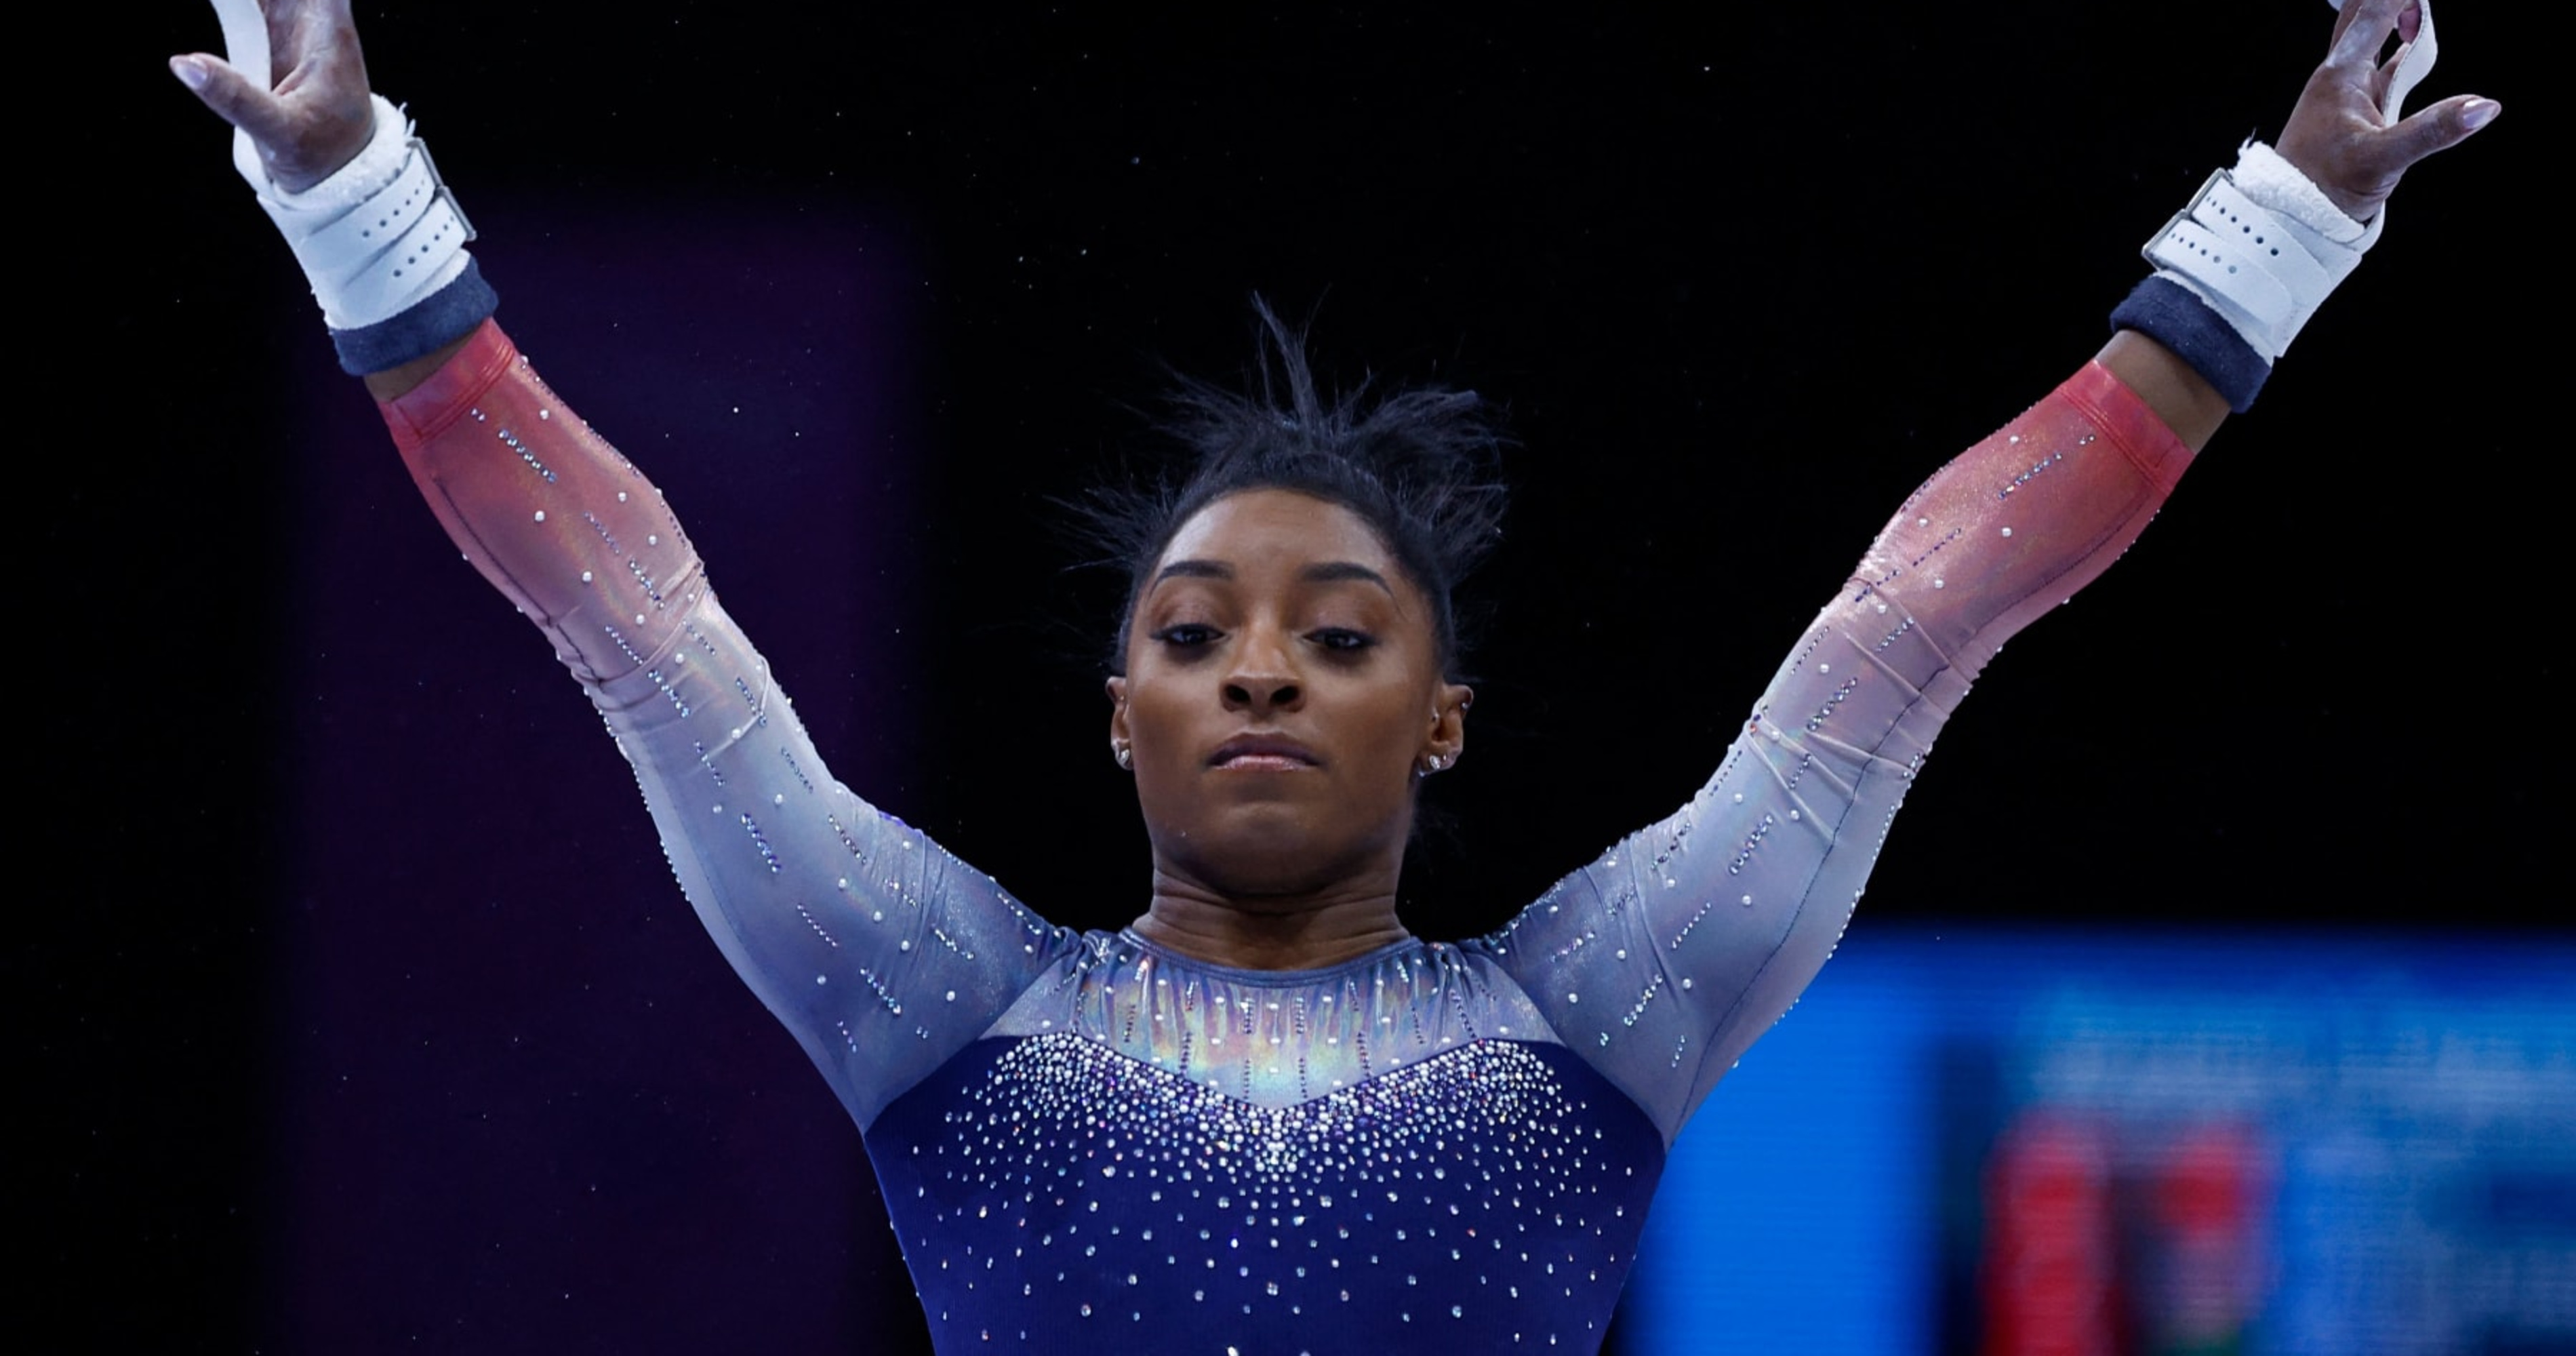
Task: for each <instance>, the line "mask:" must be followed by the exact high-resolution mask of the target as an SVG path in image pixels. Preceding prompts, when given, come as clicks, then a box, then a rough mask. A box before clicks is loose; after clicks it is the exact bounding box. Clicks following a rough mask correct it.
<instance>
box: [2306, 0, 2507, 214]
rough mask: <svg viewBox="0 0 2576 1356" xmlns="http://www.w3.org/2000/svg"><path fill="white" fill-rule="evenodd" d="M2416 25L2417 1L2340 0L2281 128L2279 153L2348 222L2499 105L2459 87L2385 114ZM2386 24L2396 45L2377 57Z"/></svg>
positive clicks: (2490, 117)
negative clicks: (2404, 111) (2409, 112)
mask: <svg viewBox="0 0 2576 1356" xmlns="http://www.w3.org/2000/svg"><path fill="white" fill-rule="evenodd" d="M2422 26H2423V7H2422V5H2421V4H2419V3H2418V0H2344V5H2343V12H2342V13H2341V14H2338V15H2337V16H2335V27H2334V37H2333V39H2332V40H2331V41H2330V42H2329V44H2328V46H2327V50H2326V59H2325V62H2324V64H2323V65H2320V66H2318V67H2317V69H2316V73H2315V74H2313V75H2311V76H2309V77H2308V84H2307V88H2306V89H2304V90H2302V91H2300V93H2299V102H2298V105H2297V106H2296V107H2294V108H2292V109H2291V110H2290V121H2289V123H2288V124H2287V125H2286V126H2284V127H2283V128H2282V129H2281V139H2280V142H2279V144H2278V146H2277V147H2276V149H2278V150H2279V151H2280V153H2281V158H2282V159H2284V160H2287V161H2289V162H2290V163H2291V164H2292V165H2295V166H2297V167H2298V170H2299V172H2300V173H2302V174H2305V175H2306V176H2308V179H2309V180H2310V181H2311V182H2313V183H2314V184H2316V186H2317V187H2318V188H2320V189H2322V190H2324V192H2325V195H2326V197H2327V198H2328V199H2330V200H2332V201H2333V203H2334V205H2335V206H2336V207H2339V208H2341V209H2343V213H2344V215H2346V216H2348V217H2351V218H2352V219H2353V220H2355V221H2368V220H2370V219H2371V218H2372V217H2375V216H2377V215H2379V209H2380V208H2381V207H2382V206H2384V205H2385V204H2386V203H2387V202H2388V195H2389V193H2390V192H2391V191H2392V190H2394V189H2395V188H2396V187H2397V180H2398V179H2399V178H2400V177H2401V176H2403V175H2404V174H2405V173H2406V171H2407V170H2409V169H2411V168H2413V167H2414V165H2415V164H2416V162H2418V161H2420V160H2423V159H2424V158H2426V157H2427V156H2430V155H2432V154H2434V153H2435V152H2437V151H2442V150H2447V149H2449V148H2450V147H2453V146H2456V145H2458V144H2459V143H2460V142H2462V141H2464V140H2466V139H2468V137H2469V135H2470V134H2471V133H2473V132H2475V131H2477V130H2478V129H2479V128H2481V127H2484V126H2486V125H2487V124H2488V123H2490V122H2493V121H2494V120H2495V116H2496V114H2497V113H2499V112H2502V111H2503V106H2502V105H2500V104H2498V103H2497V102H2496V101H2495V100H2493V99H2486V98H2480V97H2478V96H2477V95H2473V94H2458V95H2453V96H2452V97H2450V98H2448V99H2444V100H2442V101H2441V102H2439V103H2436V104H2433V105H2431V106H2430V107H2427V108H2425V109H2423V110H2422V111H2420V112H2418V113H2416V114H2415V115H2413V116H2412V117H2408V118H2405V119H2403V120H2392V119H2390V118H2389V116H2388V114H2387V113H2386V112H2385V111H2384V107H2385V105H2386V103H2387V95H2388V88H2389V82H2390V81H2391V80H2392V79H2393V78H2394V77H2395V76H2396V74H2397V63H2398V62H2399V61H2401V60H2403V59H2404V57H2405V55H2406V47H2405V44H2411V43H2413V42H2414V41H2415V40H2416V37H2417V36H2418V34H2419V33H2420V32H2421V30H2422ZM2392 33H2394V34H2395V35H2396V37H2397V39H2398V41H2399V43H2400V46H2399V48H2398V50H2397V51H2396V52H2395V53H2393V54H2391V55H2390V56H2389V58H2388V59H2387V60H2386V61H2384V62H2383V61H2381V60H2380V59H2379V52H2380V49H2381V48H2382V47H2384V46H2385V45H2386V44H2387V42H2388V39H2389V36H2390V35H2391V34H2392Z"/></svg>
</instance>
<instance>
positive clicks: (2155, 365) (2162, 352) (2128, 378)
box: [2093, 330, 2228, 452]
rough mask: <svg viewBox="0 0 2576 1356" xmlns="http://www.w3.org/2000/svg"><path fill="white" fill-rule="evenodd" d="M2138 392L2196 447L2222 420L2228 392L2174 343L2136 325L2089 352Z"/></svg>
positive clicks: (2187, 443)
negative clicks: (2166, 342) (2160, 340)
mask: <svg viewBox="0 0 2576 1356" xmlns="http://www.w3.org/2000/svg"><path fill="white" fill-rule="evenodd" d="M2093 361H2095V362H2097V363H2100V364H2101V365H2102V366H2103V368H2104V369H2105V370H2107V371H2109V372H2110V374H2111V375H2112V376H2115V377H2118V378H2119V379H2120V384H2121V385H2123V386H2126V387H2128V388H2129V389H2130V390H2131V391H2133V392H2135V393H2136V394H2137V397H2138V399H2139V400H2141V401H2143V402H2145V404H2146V407H2147V408H2148V409H2149V410H2152V411H2154V413H2155V416H2156V419H2157V420H2158V422H2160V423H2162V424H2163V425H2164V426H2165V427H2166V428H2168V429H2171V430H2172V431H2173V435H2174V437H2175V438H2177V439H2179V440H2180V441H2181V442H2182V445H2183V446H2185V447H2187V448H2190V449H2191V450H2192V451H2194V452H2198V451H2199V450H2201V449H2202V448H2204V447H2207V446H2209V440H2210V437H2211V436H2212V435H2213V434H2215V433H2217V432H2218V426H2219V425H2220V424H2222V423H2224V422H2226V419H2227V414H2228V409H2227V397H2225V396H2223V395H2220V394H2219V393H2218V388H2217V387H2215V386H2213V385H2211V384H2210V383H2209V381H2208V379H2207V378H2205V377H2203V376H2201V375H2200V373H2199V372H2198V371H2196V370H2194V369H2193V367H2192V365H2191V364H2190V363H2187V362H2185V361H2183V360H2182V359H2181V358H2179V357H2177V356H2175V354H2174V351H2173V350H2172V349H2169V348H2166V347H2165V346H2164V345H2162V344H2160V343H2157V342H2156V341H2155V340H2153V339H2150V338H2148V337H2147V336H2146V335H2143V334H2140V333H2138V332H2137V331H2136V330H2122V331H2120V332H2119V333H2118V334H2115V335H2113V336H2111V342H2109V343H2107V344H2104V345H2103V346H2102V351H2101V352H2100V353H2097V354H2095V355H2093Z"/></svg>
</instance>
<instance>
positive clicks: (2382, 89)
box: [2369, 42, 2415, 109]
mask: <svg viewBox="0 0 2576 1356" xmlns="http://www.w3.org/2000/svg"><path fill="white" fill-rule="evenodd" d="M2414 50H2415V44H2414V43H2412V42H2402V43H2399V44H2398V45H2397V50H2396V52H2395V53H2393V54H2391V55H2390V56H2389V58H2388V59H2387V60H2386V61H2383V62H2381V63H2379V69H2378V70H2375V71H2372V72H2371V73H2370V88H2369V94H2370V106H2371V107H2373V108H2381V109H2384V108H2386V107H2388V87H2389V85H2390V84H2391V83H2392V82H2394V81H2395V80H2396V79H2397V68H2398V67H2399V66H2400V65H2402V64H2404V62H2405V60H2406V54H2407V53H2409V52H2412V51H2414Z"/></svg>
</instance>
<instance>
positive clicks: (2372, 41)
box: [2326, 0, 2408, 70]
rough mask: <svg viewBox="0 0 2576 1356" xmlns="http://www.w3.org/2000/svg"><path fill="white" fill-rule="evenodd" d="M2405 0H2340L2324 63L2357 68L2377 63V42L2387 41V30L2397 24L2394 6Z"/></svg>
mask: <svg viewBox="0 0 2576 1356" xmlns="http://www.w3.org/2000/svg"><path fill="white" fill-rule="evenodd" d="M2406 3H2408V0H2344V7H2343V14H2342V17H2341V19H2340V20H2339V21H2338V22H2337V23H2336V25H2335V35H2334V42H2333V45H2332V46H2330V47H2329V48H2328V49H2327V50H2326V64H2327V65H2329V66H2351V67H2356V68H2358V69H2361V70H2369V69H2371V68H2373V67H2375V66H2377V65H2378V64H2379V48H2380V44H2382V43H2385V42H2387V41H2388V30H2390V29H2392V28H2395V27H2396V26H2397V11H2398V7H2399V6H2401V5H2404V4H2406Z"/></svg>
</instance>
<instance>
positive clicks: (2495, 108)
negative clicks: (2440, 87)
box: [2380, 94, 2504, 172]
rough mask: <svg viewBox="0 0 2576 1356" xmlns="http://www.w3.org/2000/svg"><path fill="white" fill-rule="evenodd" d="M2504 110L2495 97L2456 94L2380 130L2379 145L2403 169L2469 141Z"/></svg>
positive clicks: (2398, 168)
mask: <svg viewBox="0 0 2576 1356" xmlns="http://www.w3.org/2000/svg"><path fill="white" fill-rule="evenodd" d="M2503 111H2504V106H2503V105H2501V104H2499V103H2497V102H2496V101H2495V100H2493V99H2481V98H2479V97H2478V96H2476V95H2474V94H2459V95H2453V96H2452V97H2450V98H2448V99H2444V100H2443V101H2442V102H2440V103H2438V104H2435V105H2433V106H2432V107H2430V108H2427V109H2425V110H2423V111H2422V112H2419V113H2417V114H2416V115H2415V116H2413V117H2411V118H2408V119H2407V120H2405V121H2404V122H2401V123H2399V124H2397V125H2396V126H2395V127H2391V128H2389V129H2388V130H2387V131H2386V132H2384V133H2381V134H2380V137H2381V139H2380V148H2381V151H2382V153H2383V154H2385V155H2387V156H2388V157H2389V158H2390V159H2391V160H2393V161H2395V162H2396V163H2395V166H2394V167H2395V169H2397V170H2398V171H2401V172H2402V171H2404V170H2405V169H2407V168H2408V167H2409V166H2412V165H2414V164H2415V163H2416V162H2417V161H2420V160H2423V159H2425V158H2426V157H2428V156H2431V155H2435V154H2437V153H2439V152H2442V151H2446V150H2449V149H2450V148H2451V147H2453V146H2457V145H2459V144H2460V143H2461V142H2463V141H2466V140H2468V139H2469V137H2470V135H2471V134H2472V133H2475V132H2476V131H2477V130H2478V129H2479V128H2481V127H2484V126H2486V125H2487V124H2488V123H2491V122H2493V121H2495V117H2496V115H2497V114H2498V113H2501V112H2503Z"/></svg>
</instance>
